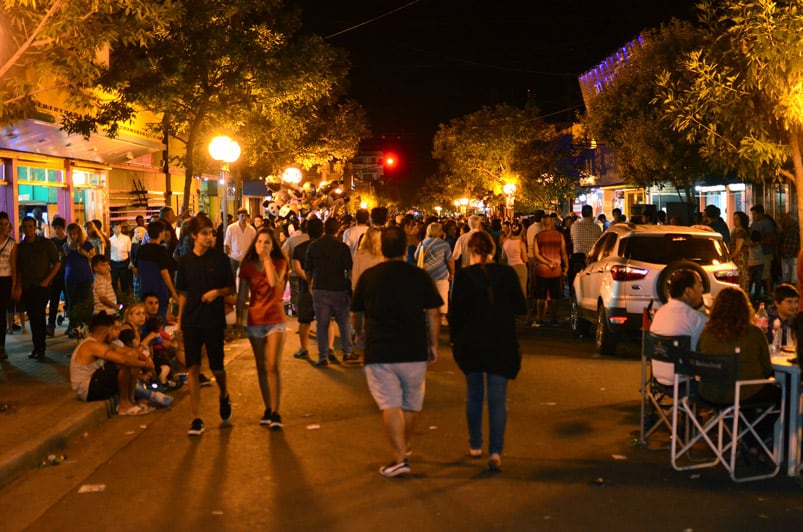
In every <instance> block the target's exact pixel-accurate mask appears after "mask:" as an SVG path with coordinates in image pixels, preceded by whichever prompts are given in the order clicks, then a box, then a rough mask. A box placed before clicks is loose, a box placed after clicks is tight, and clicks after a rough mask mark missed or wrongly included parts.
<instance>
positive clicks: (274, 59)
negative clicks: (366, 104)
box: [66, 0, 366, 208]
mask: <svg viewBox="0 0 803 532" xmlns="http://www.w3.org/2000/svg"><path fill="white" fill-rule="evenodd" d="M183 4H184V5H185V7H186V9H184V10H183V11H182V12H181V16H179V17H176V18H175V19H174V20H173V21H172V22H171V24H170V25H169V26H168V28H167V30H166V31H165V32H164V33H163V34H161V35H158V36H157V39H156V40H155V42H154V43H153V44H152V45H150V46H148V47H145V46H139V45H136V44H132V45H129V46H125V47H121V48H119V49H116V50H115V51H114V54H113V58H112V62H111V65H110V68H109V69H108V70H107V71H106V72H105V73H104V75H103V77H102V79H101V81H102V84H103V86H104V88H106V89H107V90H109V91H112V92H113V93H114V94H115V99H114V100H113V101H111V102H97V107H96V111H95V112H94V113H90V114H83V115H81V114H76V115H73V116H71V117H70V120H69V121H68V122H67V123H66V126H67V127H68V128H69V130H70V131H72V132H81V133H83V134H85V135H86V134H88V133H92V132H93V131H95V130H97V128H98V127H99V126H102V127H106V131H107V133H109V134H113V133H114V131H113V130H111V129H109V127H110V126H111V127H113V126H114V124H115V123H116V122H118V121H119V120H125V119H126V114H125V113H124V112H120V111H121V110H126V109H127V110H131V109H133V107H134V105H139V106H143V107H144V108H146V109H148V110H151V111H154V112H157V113H160V114H162V115H163V116H164V120H163V121H162V123H160V124H154V127H155V128H156V129H159V130H162V131H165V132H167V133H168V134H169V135H170V136H172V137H174V138H176V139H178V140H179V141H180V142H181V143H183V144H184V146H185V151H184V153H180V154H177V155H174V157H176V159H177V160H178V162H179V163H180V164H182V165H183V166H184V169H185V187H184V205H183V208H187V206H188V202H189V199H190V190H191V186H192V178H193V176H195V175H197V174H198V173H200V172H202V171H205V170H212V169H213V168H214V167H215V166H216V165H217V163H213V162H212V161H210V159H209V157H208V155H207V153H206V147H207V144H208V141H209V140H210V138H211V137H212V136H214V135H215V134H218V133H227V134H229V135H231V136H233V137H234V138H236V139H237V140H238V142H240V144H241V145H242V148H243V149H242V153H243V155H242V159H241V161H240V162H239V163H238V164H239V165H240V166H241V167H245V168H250V169H251V171H252V172H266V173H268V172H270V171H274V172H275V171H278V169H279V167H280V166H281V165H286V164H289V163H292V162H296V161H298V160H299V159H300V161H298V162H301V163H303V164H306V165H312V164H322V163H323V162H327V163H328V162H329V161H331V160H333V159H334V158H335V157H349V156H351V155H353V153H354V152H355V151H356V148H357V142H358V140H359V137H360V136H361V135H363V134H364V133H365V131H366V127H365V124H364V115H363V114H362V112H361V109H360V108H359V106H357V105H356V104H354V103H349V102H345V101H343V85H344V79H345V76H346V74H347V72H348V62H347V60H346V58H345V56H344V54H343V53H342V52H340V51H339V50H337V49H334V48H332V47H331V46H329V45H327V44H326V43H324V42H323V40H322V39H321V38H320V37H317V36H314V35H304V34H301V33H300V22H299V17H298V12H297V11H296V10H294V9H291V8H289V7H287V6H286V5H285V2H284V1H283V0H239V1H238V2H226V1H221V0H195V1H190V0H183ZM341 122H352V131H350V132H348V133H350V134H349V135H345V136H343V137H338V138H337V139H335V138H334V135H335V131H336V130H335V129H334V128H332V129H329V130H328V132H329V133H330V136H329V137H328V138H323V137H322V136H320V135H316V133H315V132H316V131H317V132H320V131H321V130H322V129H323V128H324V127H325V125H338V126H339V125H340V123H341ZM337 131H338V132H339V133H342V132H343V128H342V127H341V129H340V130H337ZM355 133H356V134H355Z"/></svg>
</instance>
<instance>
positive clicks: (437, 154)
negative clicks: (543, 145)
mask: <svg viewBox="0 0 803 532" xmlns="http://www.w3.org/2000/svg"><path fill="white" fill-rule="evenodd" d="M549 134H550V128H549V127H548V126H547V125H546V124H545V123H544V121H543V120H542V119H541V118H540V117H539V114H538V109H537V108H536V107H534V106H526V107H524V108H517V107H514V106H511V105H507V104H503V105H497V106H495V107H483V108H482V109H480V110H479V111H476V112H474V113H472V114H469V115H466V116H463V117H460V118H455V119H453V120H451V121H450V122H449V123H448V124H441V125H440V127H439V128H438V132H437V133H436V134H435V138H434V140H433V150H432V156H433V158H435V159H436V160H438V161H439V162H440V168H439V175H438V177H437V178H436V179H435V180H434V181H435V183H436V186H437V188H438V190H439V193H438V196H439V197H440V198H442V200H443V201H449V200H450V199H451V200H454V199H456V198H461V197H469V198H472V197H473V198H485V197H488V196H493V195H498V194H501V192H502V187H503V186H504V185H505V184H506V183H514V184H515V185H516V186H517V188H518V189H519V190H520V191H521V192H522V194H525V195H526V190H527V188H528V187H529V186H532V185H533V184H534V182H533V180H532V177H533V176H534V175H535V170H534V169H533V168H531V167H529V166H528V164H527V163H528V162H531V161H530V160H529V159H528V158H526V157H523V156H522V155H523V154H525V153H526V152H527V150H528V149H529V148H530V147H531V146H532V145H534V143H536V142H539V141H543V140H546V139H548V138H549ZM430 192H432V191H431V190H430ZM517 195H518V193H517Z"/></svg>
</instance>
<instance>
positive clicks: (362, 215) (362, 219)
mask: <svg viewBox="0 0 803 532" xmlns="http://www.w3.org/2000/svg"><path fill="white" fill-rule="evenodd" d="M369 216H370V213H369V212H368V209H358V210H357V225H354V226H352V227H349V228H348V229H346V230H345V231H343V242H344V243H345V244H346V245H347V246H348V247H349V249H350V250H351V258H354V254H355V253H357V247H358V246H359V245H360V239H361V238H362V235H364V234H365V232H366V231H367V230H368V218H369Z"/></svg>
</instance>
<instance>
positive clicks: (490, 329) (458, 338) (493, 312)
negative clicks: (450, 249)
mask: <svg viewBox="0 0 803 532" xmlns="http://www.w3.org/2000/svg"><path fill="white" fill-rule="evenodd" d="M494 251H495V246H494V242H493V239H492V238H491V235H489V234H488V233H486V232H485V231H477V232H476V233H474V234H473V235H472V236H471V237H470V238H469V241H468V253H469V266H468V267H466V268H461V269H460V270H458V272H457V274H456V275H455V279H454V285H453V287H452V301H451V304H450V305H449V333H450V335H451V342H452V350H453V352H454V358H455V361H456V362H457V365H458V366H459V367H460V370H461V371H462V372H463V373H464V374H465V376H466V388H467V389H466V418H467V420H468V432H469V446H470V447H469V451H468V454H469V456H470V457H472V458H479V457H481V456H482V439H483V438H482V413H483V407H484V403H485V395H486V387H487V398H488V399H487V401H488V429H489V445H488V453H489V461H488V469H489V470H491V471H499V469H500V467H501V463H502V448H503V446H504V439H505V424H506V423H507V384H508V380H510V379H515V378H516V375H518V373H519V369H520V368H521V355H520V353H519V344H518V340H517V339H516V323H515V322H516V315H523V314H526V313H527V305H526V303H525V300H524V293H523V292H522V290H521V284H520V283H519V279H518V277H517V275H516V272H515V271H514V270H513V268H511V267H510V266H507V265H505V264H498V263H495V262H493V256H494Z"/></svg>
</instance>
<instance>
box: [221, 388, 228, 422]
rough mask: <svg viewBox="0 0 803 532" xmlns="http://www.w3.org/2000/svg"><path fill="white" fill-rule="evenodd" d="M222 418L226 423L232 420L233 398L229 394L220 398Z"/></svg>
mask: <svg viewBox="0 0 803 532" xmlns="http://www.w3.org/2000/svg"><path fill="white" fill-rule="evenodd" d="M220 419H222V420H223V422H224V423H225V422H228V421H231V400H230V399H229V396H228V395H227V396H226V397H221V398H220Z"/></svg>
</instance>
